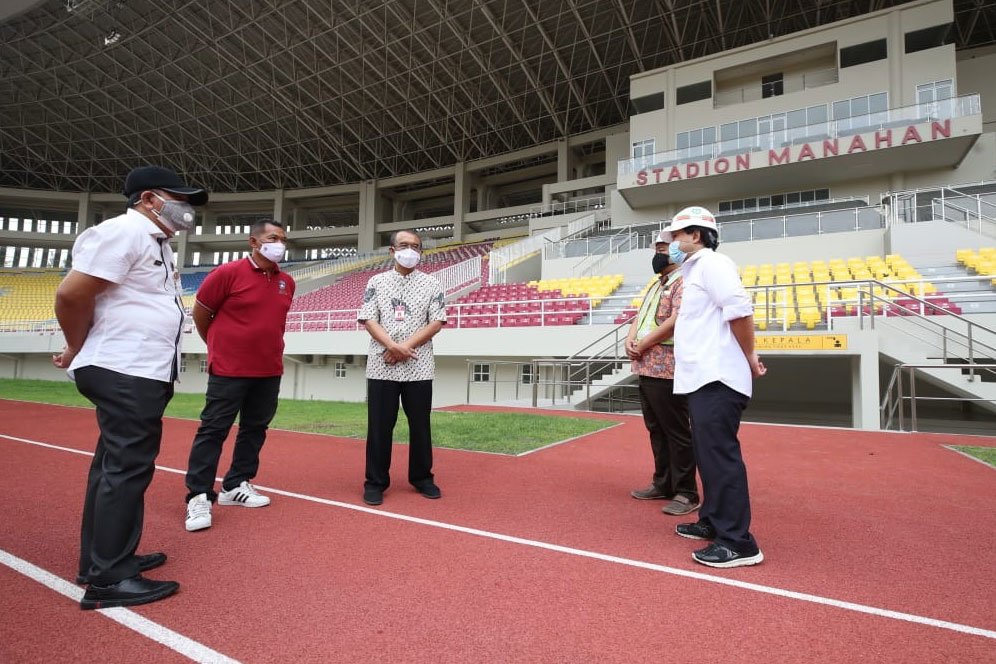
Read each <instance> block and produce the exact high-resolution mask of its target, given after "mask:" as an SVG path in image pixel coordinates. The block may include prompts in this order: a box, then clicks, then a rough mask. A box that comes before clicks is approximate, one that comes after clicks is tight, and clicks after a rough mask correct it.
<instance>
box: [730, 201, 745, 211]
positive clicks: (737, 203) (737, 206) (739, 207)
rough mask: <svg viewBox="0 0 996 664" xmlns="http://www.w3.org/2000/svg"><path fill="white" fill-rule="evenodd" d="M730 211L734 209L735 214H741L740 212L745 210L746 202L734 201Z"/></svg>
mask: <svg viewBox="0 0 996 664" xmlns="http://www.w3.org/2000/svg"><path fill="white" fill-rule="evenodd" d="M730 209H732V210H733V211H734V212H739V211H741V210H743V209H744V202H743V201H732V203H731V205H730Z"/></svg>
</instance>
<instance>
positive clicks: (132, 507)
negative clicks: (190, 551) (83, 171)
mask: <svg viewBox="0 0 996 664" xmlns="http://www.w3.org/2000/svg"><path fill="white" fill-rule="evenodd" d="M124 194H125V196H127V197H128V209H127V211H126V212H125V213H124V214H122V215H120V216H117V217H114V218H112V219H108V220H106V221H104V222H103V223H101V224H99V225H97V226H94V227H93V228H90V229H87V230H86V231H84V232H83V233H81V234H80V236H79V237H78V238H76V243H75V244H74V245H73V269H72V270H70V272H69V274H67V275H66V277H65V279H63V281H62V283H61V284H59V289H58V291H57V292H56V296H55V314H56V316H57V317H58V319H59V325H60V326H61V327H62V333H63V335H64V336H65V338H66V347H65V350H63V351H62V352H61V353H59V354H58V355H55V356H53V358H52V362H53V363H54V364H55V366H57V367H59V368H62V369H66V370H67V372H68V373H69V376H70V378H72V379H73V380H75V381H76V387H77V389H78V390H79V391H80V393H81V394H82V395H83V396H85V397H86V398H87V399H89V400H90V401H91V402H93V404H94V405H95V406H96V407H97V425H98V427H99V428H100V437H99V438H98V439H97V446H96V449H95V451H94V455H93V463H92V464H91V465H90V474H89V477H88V480H87V487H86V496H85V499H84V502H83V524H82V528H81V538H80V540H81V541H80V564H79V576H78V577H77V579H76V580H77V582H78V583H81V584H87V586H88V587H87V590H86V593H85V594H84V596H83V600H82V601H81V602H80V607H81V608H83V609H102V608H108V607H112V606H131V605H135V604H145V603H148V602H154V601H156V600H160V599H163V598H164V597H168V596H169V595H172V594H173V593H175V592H176V591H177V590H178V589H179V587H180V585H179V584H178V583H176V582H175V581H153V580H151V579H146V578H145V577H143V576H142V575H141V572H144V571H146V570H150V569H153V568H155V567H159V566H160V565H162V564H163V563H165V562H166V554H163V553H152V554H148V555H144V556H139V555H136V551H137V549H138V543H139V540H140V539H141V537H142V520H143V516H144V512H145V503H144V500H145V490H146V489H147V488H148V486H149V483H150V482H151V481H152V474H153V472H154V471H155V461H156V456H157V455H158V454H159V445H160V442H161V439H162V417H163V411H165V409H166V404H167V403H168V402H169V400H170V398H172V396H173V381H175V380H176V377H177V366H178V362H179V357H180V355H179V351H180V349H179V346H180V335H181V333H182V331H183V324H184V311H183V305H182V304H181V301H180V276H179V273H178V272H177V271H176V263H175V261H174V259H173V251H172V250H171V249H170V246H169V238H171V237H173V236H174V235H175V234H176V233H177V232H178V231H182V230H185V231H190V230H192V229H193V227H194V208H193V206H195V205H204V204H205V203H207V200H208V194H207V192H206V191H204V190H203V189H198V188H196V187H188V186H187V185H186V184H184V182H183V181H182V180H181V179H180V177H179V176H178V175H177V174H176V173H174V172H173V171H171V170H169V169H166V168H161V167H158V166H145V167H142V168H136V169H134V170H133V171H132V172H131V173H129V174H128V177H127V179H126V180H125V188H124Z"/></svg>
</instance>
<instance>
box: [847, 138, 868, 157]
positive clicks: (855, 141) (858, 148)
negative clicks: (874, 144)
mask: <svg viewBox="0 0 996 664" xmlns="http://www.w3.org/2000/svg"><path fill="white" fill-rule="evenodd" d="M852 152H868V148H866V147H865V142H864V141H863V140H862V139H861V135H860V134H859V135H857V136H855V137H854V138H852V139H851V147H849V148H847V154H851V153H852Z"/></svg>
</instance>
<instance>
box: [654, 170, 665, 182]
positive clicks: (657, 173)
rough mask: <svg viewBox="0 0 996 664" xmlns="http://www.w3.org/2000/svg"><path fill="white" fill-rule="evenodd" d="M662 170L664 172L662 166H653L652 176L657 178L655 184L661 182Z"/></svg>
mask: <svg viewBox="0 0 996 664" xmlns="http://www.w3.org/2000/svg"><path fill="white" fill-rule="evenodd" d="M663 172H664V169H663V168H655V169H653V174H654V177H655V178H656V179H657V184H660V183H661V173H663Z"/></svg>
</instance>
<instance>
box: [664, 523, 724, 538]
mask: <svg viewBox="0 0 996 664" xmlns="http://www.w3.org/2000/svg"><path fill="white" fill-rule="evenodd" d="M674 532H675V533H677V534H678V535H681V536H682V537H687V538H688V539H697V540H711V539H715V538H716V529H715V528H713V527H712V526H711V525H709V524H708V523H706V522H705V521H696V522H695V523H679V524H678V525H677V526H676V527H675V529H674Z"/></svg>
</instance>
